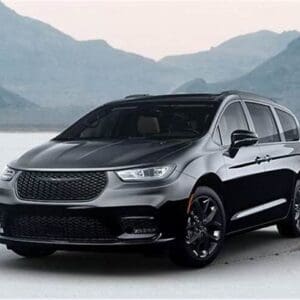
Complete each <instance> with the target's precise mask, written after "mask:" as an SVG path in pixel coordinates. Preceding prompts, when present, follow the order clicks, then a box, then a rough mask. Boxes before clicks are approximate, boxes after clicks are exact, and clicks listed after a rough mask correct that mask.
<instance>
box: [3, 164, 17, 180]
mask: <svg viewBox="0 0 300 300" xmlns="http://www.w3.org/2000/svg"><path fill="white" fill-rule="evenodd" d="M15 174H16V171H15V170H13V169H11V168H10V167H5V169H4V170H3V171H2V173H1V177H0V178H1V180H3V181H11V180H12V179H13V178H14V176H15Z"/></svg>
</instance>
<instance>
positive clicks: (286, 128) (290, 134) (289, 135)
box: [276, 109, 299, 141]
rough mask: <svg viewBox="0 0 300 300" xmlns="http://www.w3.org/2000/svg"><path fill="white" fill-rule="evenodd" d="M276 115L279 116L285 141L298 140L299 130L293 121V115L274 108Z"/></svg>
mask: <svg viewBox="0 0 300 300" xmlns="http://www.w3.org/2000/svg"><path fill="white" fill-rule="evenodd" d="M276 112H277V115H278V117H279V120H280V123H281V126H282V128H283V133H284V137H285V140H286V141H298V140H299V132H298V126H297V124H296V122H295V119H294V117H292V116H291V115H290V114H288V113H286V112H284V111H282V110H280V109H276Z"/></svg>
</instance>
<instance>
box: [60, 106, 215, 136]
mask: <svg viewBox="0 0 300 300" xmlns="http://www.w3.org/2000/svg"><path fill="white" fill-rule="evenodd" d="M216 109H217V106H216V103H205V102H204V103H199V102H198V103H170V102H168V103H164V102H162V103H151V102H150V103H138V104H136V103H135V104H130V103H128V104H127V103H126V104H122V105H111V106H109V107H103V108H100V109H98V110H96V111H93V112H91V113H90V114H88V115H87V116H85V117H83V118H82V119H81V120H79V121H78V122H77V123H75V124H74V125H73V126H71V127H70V128H69V129H67V130H66V131H65V132H63V133H62V134H61V135H60V136H58V137H57V138H56V140H58V139H61V140H63V139H70V140H72V139H76V140H77V139H88V140H90V139H127V138H151V139H153V138H155V139H156V138H157V139H160V138H161V139H169V138H170V139H171V138H195V137H200V136H203V135H204V134H205V133H206V132H207V130H208V129H209V126H210V124H211V121H212V119H213V117H214V115H215V112H216Z"/></svg>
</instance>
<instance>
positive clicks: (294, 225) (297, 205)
mask: <svg viewBox="0 0 300 300" xmlns="http://www.w3.org/2000/svg"><path fill="white" fill-rule="evenodd" d="M277 229H278V232H279V234H280V235H282V236H283V237H289V238H296V237H300V180H297V182H296V184H295V190H294V193H293V198H292V203H291V207H290V211H289V214H288V216H287V218H286V219H285V220H284V221H282V222H280V223H279V224H277Z"/></svg>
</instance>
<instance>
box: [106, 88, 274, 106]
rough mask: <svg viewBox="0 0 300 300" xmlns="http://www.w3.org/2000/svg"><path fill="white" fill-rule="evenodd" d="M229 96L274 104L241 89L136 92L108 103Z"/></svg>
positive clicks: (219, 99)
mask: <svg viewBox="0 0 300 300" xmlns="http://www.w3.org/2000/svg"><path fill="white" fill-rule="evenodd" d="M230 96H236V97H238V98H240V99H251V100H255V101H258V102H263V103H268V104H275V102H274V101H273V100H271V99H269V98H266V97H263V96H259V95H256V94H253V93H249V92H243V91H236V90H234V91H224V92H221V93H191V94H163V95H149V94H136V95H129V96H126V97H125V98H123V99H119V100H116V101H112V102H109V103H107V104H108V105H109V104H114V105H115V104H126V103H140V102H143V103H145V102H158V101H164V102H165V101H166V102H167V101H172V102H174V101H180V102H181V101H183V102H186V101H192V102H198V101H199V102H201V101H202V102H212V103H221V102H223V101H226V100H227V99H228V100H229V98H231V97H230Z"/></svg>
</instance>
